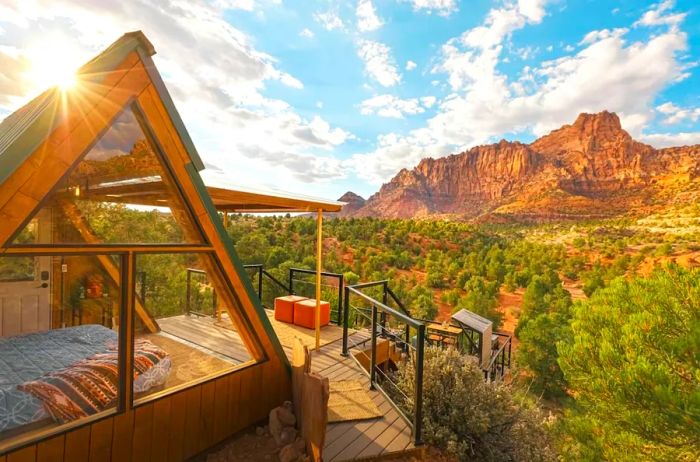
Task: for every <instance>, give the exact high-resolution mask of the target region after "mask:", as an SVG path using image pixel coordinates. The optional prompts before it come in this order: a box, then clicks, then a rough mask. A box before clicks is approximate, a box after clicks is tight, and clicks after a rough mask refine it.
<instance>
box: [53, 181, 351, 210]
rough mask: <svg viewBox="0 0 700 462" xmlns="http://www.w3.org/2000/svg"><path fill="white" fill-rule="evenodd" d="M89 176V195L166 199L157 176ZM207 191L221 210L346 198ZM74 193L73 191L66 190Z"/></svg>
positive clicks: (317, 205)
mask: <svg viewBox="0 0 700 462" xmlns="http://www.w3.org/2000/svg"><path fill="white" fill-rule="evenodd" d="M104 180H105V179H97V178H89V179H88V178H86V181H85V184H81V185H80V190H79V191H80V193H79V194H80V195H81V196H82V197H84V198H86V199H93V200H99V201H103V202H118V203H125V204H132V205H145V206H161V205H163V204H164V203H165V202H166V198H167V191H166V188H165V185H164V184H163V182H162V180H161V179H160V177H158V176H147V177H142V178H130V179H128V180H117V181H108V180H107V181H104ZM205 186H206V188H207V192H208V193H209V196H210V197H211V199H212V201H213V202H214V206H215V207H216V208H217V209H218V210H219V211H221V212H242V213H286V212H314V213H315V212H318V211H319V210H322V211H324V212H339V211H340V209H341V208H342V207H343V206H344V205H345V203H343V202H337V201H331V200H326V199H321V198H318V197H311V196H305V195H300V194H291V193H285V192H281V191H265V190H262V189H257V188H248V187H242V186H226V187H224V186H222V185H221V184H219V183H214V184H212V183H211V182H206V181H205ZM65 193H66V194H74V193H75V192H73V191H65Z"/></svg>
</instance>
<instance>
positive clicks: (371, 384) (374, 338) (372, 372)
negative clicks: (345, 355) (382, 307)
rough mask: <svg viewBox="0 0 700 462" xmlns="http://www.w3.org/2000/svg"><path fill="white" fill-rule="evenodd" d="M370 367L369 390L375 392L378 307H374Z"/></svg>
mask: <svg viewBox="0 0 700 462" xmlns="http://www.w3.org/2000/svg"><path fill="white" fill-rule="evenodd" d="M371 355H372V356H371V358H370V365H369V389H370V390H374V379H375V377H376V375H377V372H376V369H377V306H376V305H374V304H373V305H372V351H371Z"/></svg>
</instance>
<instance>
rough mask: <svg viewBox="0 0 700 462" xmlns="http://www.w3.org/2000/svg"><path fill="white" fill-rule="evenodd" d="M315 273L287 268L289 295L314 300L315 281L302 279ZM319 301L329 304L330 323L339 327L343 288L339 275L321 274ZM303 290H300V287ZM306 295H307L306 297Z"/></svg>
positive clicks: (323, 272)
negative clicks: (307, 297)
mask: <svg viewBox="0 0 700 462" xmlns="http://www.w3.org/2000/svg"><path fill="white" fill-rule="evenodd" d="M315 275H316V271H314V270H310V269H305V268H289V293H290V294H294V295H306V296H309V298H315V297H316V293H315V291H314V290H315V287H316V281H315V280H309V279H308V278H304V276H315ZM321 278H322V282H321V291H322V294H321V299H322V300H325V301H327V302H329V303H330V304H331V322H332V323H335V324H337V325H340V324H341V322H342V320H343V313H342V310H343V287H344V285H345V278H344V276H343V275H342V274H339V273H330V272H328V271H322V272H321ZM299 285H301V287H303V288H300V286H299ZM307 294H308V295H307Z"/></svg>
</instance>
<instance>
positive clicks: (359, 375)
mask: <svg viewBox="0 0 700 462" xmlns="http://www.w3.org/2000/svg"><path fill="white" fill-rule="evenodd" d="M332 328H334V329H339V327H332ZM368 337H369V333H368V332H357V333H355V334H353V335H352V336H351V337H350V339H349V340H350V342H351V343H353V342H354V343H358V342H359V341H362V340H365V339H366V338H368ZM286 350H287V348H286V347H285V351H286ZM341 351H342V341H340V340H338V341H336V342H333V343H329V344H327V345H325V346H323V347H321V349H320V350H319V351H314V352H312V356H311V369H312V370H313V371H314V372H317V373H319V374H321V375H322V376H324V377H328V379H329V380H330V381H334V380H347V379H354V380H359V381H361V382H362V383H363V384H365V385H366V386H367V388H368V389H369V377H367V374H366V373H365V371H364V370H363V369H362V368H361V367H360V366H359V364H358V363H357V362H356V361H355V360H354V359H353V358H351V357H348V358H344V357H343V356H341V354H340V353H341ZM369 394H370V396H371V397H372V400H373V401H374V403H375V404H376V405H377V407H378V408H379V410H380V411H382V414H383V416H382V417H381V418H377V419H371V420H362V421H357V422H337V423H331V424H328V429H327V431H326V445H325V449H324V453H323V459H324V460H327V461H329V462H331V461H348V460H358V459H364V458H371V457H376V456H380V455H388V454H392V453H401V452H404V451H408V450H412V449H414V446H413V437H412V435H411V427H410V426H409V425H408V423H407V422H406V421H405V420H404V418H403V417H401V416H400V415H399V413H398V412H397V411H396V409H395V408H394V406H393V405H392V404H391V403H390V402H389V400H387V399H386V398H385V397H384V395H383V394H382V393H380V392H378V391H369Z"/></svg>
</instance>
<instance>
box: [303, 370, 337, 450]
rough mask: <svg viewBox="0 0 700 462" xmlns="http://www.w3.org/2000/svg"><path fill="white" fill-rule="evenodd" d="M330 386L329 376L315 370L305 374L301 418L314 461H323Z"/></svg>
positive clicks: (308, 447)
mask: <svg viewBox="0 0 700 462" xmlns="http://www.w3.org/2000/svg"><path fill="white" fill-rule="evenodd" d="M329 396H330V388H329V383H328V378H327V377H322V376H321V375H319V374H316V373H314V372H307V373H305V374H304V383H303V387H302V397H301V420H302V421H303V423H302V429H303V433H302V434H303V437H304V441H305V442H306V452H307V454H308V455H309V456H310V457H311V460H312V461H315V462H322V461H323V445H324V443H325V440H326V425H327V424H328V397H329Z"/></svg>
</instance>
